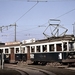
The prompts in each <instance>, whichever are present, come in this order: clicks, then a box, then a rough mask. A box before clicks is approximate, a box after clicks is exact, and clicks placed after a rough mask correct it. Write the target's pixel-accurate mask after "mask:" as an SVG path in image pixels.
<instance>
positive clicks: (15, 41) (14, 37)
mask: <svg viewBox="0 0 75 75" xmlns="http://www.w3.org/2000/svg"><path fill="white" fill-rule="evenodd" d="M9 26H15V29H14V31H15V32H14V35H15V36H14V41H15V42H16V23H15V24H10V25H9Z"/></svg>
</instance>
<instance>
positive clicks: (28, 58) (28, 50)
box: [27, 46, 30, 60]
mask: <svg viewBox="0 0 75 75" xmlns="http://www.w3.org/2000/svg"><path fill="white" fill-rule="evenodd" d="M27 60H30V46H27Z"/></svg>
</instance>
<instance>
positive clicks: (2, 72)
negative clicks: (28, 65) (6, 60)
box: [0, 68, 21, 75]
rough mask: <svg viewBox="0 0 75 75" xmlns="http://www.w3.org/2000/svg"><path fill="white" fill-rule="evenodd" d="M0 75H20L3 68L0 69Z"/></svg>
mask: <svg viewBox="0 0 75 75" xmlns="http://www.w3.org/2000/svg"><path fill="white" fill-rule="evenodd" d="M0 75H21V74H20V73H19V72H17V71H15V70H12V69H8V68H4V69H3V70H2V69H0Z"/></svg>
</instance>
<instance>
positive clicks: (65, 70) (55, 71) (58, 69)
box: [23, 65, 75, 75]
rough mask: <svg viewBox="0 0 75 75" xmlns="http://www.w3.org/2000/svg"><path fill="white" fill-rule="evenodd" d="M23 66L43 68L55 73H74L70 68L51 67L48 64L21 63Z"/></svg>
mask: <svg viewBox="0 0 75 75" xmlns="http://www.w3.org/2000/svg"><path fill="white" fill-rule="evenodd" d="M23 67H32V68H38V69H44V70H47V71H50V72H53V73H55V74H56V75H75V70H70V69H67V68H57V67H51V66H49V65H47V66H39V65H37V66H35V65H28V66H27V65H23Z"/></svg>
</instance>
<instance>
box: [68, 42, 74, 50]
mask: <svg viewBox="0 0 75 75" xmlns="http://www.w3.org/2000/svg"><path fill="white" fill-rule="evenodd" d="M72 50H74V42H69V51H72Z"/></svg>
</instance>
